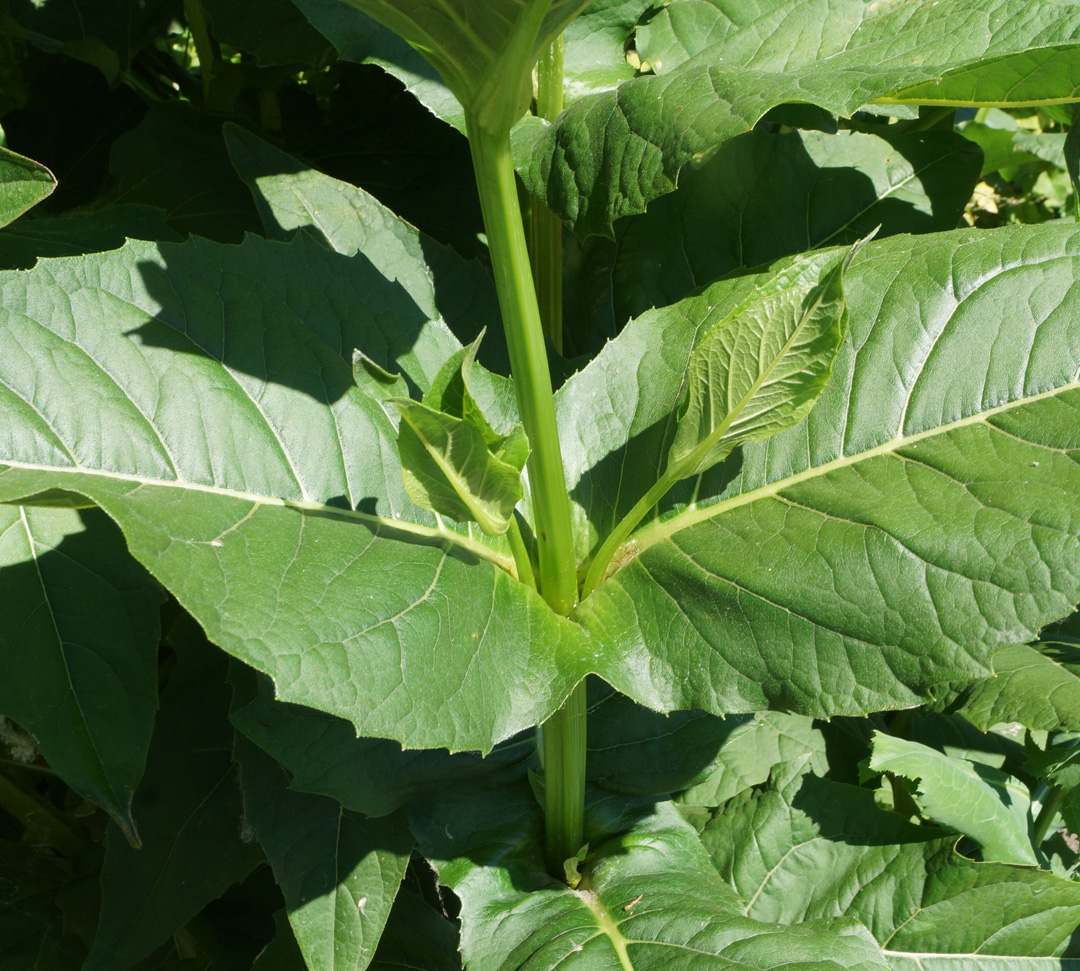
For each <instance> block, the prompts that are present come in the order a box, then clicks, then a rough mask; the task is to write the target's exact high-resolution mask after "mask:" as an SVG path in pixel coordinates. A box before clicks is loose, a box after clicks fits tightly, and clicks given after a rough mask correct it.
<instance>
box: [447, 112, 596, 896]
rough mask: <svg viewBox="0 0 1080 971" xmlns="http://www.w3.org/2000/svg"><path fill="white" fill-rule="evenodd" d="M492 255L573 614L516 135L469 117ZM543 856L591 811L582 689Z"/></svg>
mask: <svg viewBox="0 0 1080 971" xmlns="http://www.w3.org/2000/svg"><path fill="white" fill-rule="evenodd" d="M466 125H467V127H468V132H469V146H470V148H471V151H472V157H473V166H474V167H475V169H476V183H477V188H478V189H479V192H480V206H481V209H482V211H483V214H484V228H485V229H486V231H487V239H488V249H489V252H490V254H491V265H492V269H493V271H494V274H495V285H496V288H497V290H498V294H499V309H500V310H501V312H502V318H503V327H504V329H505V331H506V344H507V348H508V350H509V352H510V367H511V370H512V372H513V378H514V390H515V392H516V395H517V401H518V410H519V411H520V412H521V420H522V423H523V424H524V426H525V433H526V435H528V438H529V446H530V448H531V450H532V451H531V452H530V453H529V462H528V469H529V489H530V493H531V501H532V511H533V528H534V530H535V533H536V546H537V554H538V557H537V558H538V560H539V567H540V569H539V574H540V576H539V582H540V583H539V586H540V593H541V595H542V596H543V598H544V599H545V600H546V601H547V603H548V604H549V605H550V607H551V608H552V610H554V611H555V612H556V613H558V614H561V615H563V616H566V615H567V614H569V613H570V611H571V610H572V609H573V607H574V604H575V602H576V600H577V570H576V562H575V558H574V545H573V534H572V532H571V526H570V499H569V496H568V494H567V490H566V476H565V473H564V472H563V463H562V451H561V449H560V447H559V432H558V426H557V425H556V423H555V401H554V396H553V394H552V389H551V374H550V372H549V370H548V363H547V349H546V347H545V344H544V334H543V330H542V329H541V324H540V311H539V307H538V305H537V300H536V290H535V287H534V285H533V277H532V270H531V268H530V265H529V253H528V249H527V247H526V244H525V231H524V227H523V225H522V221H521V209H520V208H519V206H518V195H517V182H516V178H515V175H514V165H513V160H512V158H511V154H510V136H509V132H506V131H502V132H494V133H493V132H491V131H489V130H488V129H486V128H485V126H484V125H483V124H482V123H481V121H480V119H479V118H477V117H475V116H470V115H469V114H467V115H466ZM544 783H545V821H546V835H545V842H546V856H547V863H548V868H549V870H550V871H551V872H552V874H553V875H555V876H559V877H561V876H562V875H563V872H562V861H563V860H565V859H566V858H567V857H570V856H573V855H574V854H575V853H576V852H577V851H578V850H579V849H580V847H581V843H582V829H583V818H584V811H585V685H584V683H582V684H579V685H578V686H577V687H576V688H575V689H574V691H573V692H572V693H571V695H570V698H569V699H568V700H567V702H566V704H565V705H564V706H563V707H562V708H561V709H560V710H559V711H557V712H556V713H555V714H554V715H552V717H551V718H550V719H548V721H547V722H546V723H545V724H544Z"/></svg>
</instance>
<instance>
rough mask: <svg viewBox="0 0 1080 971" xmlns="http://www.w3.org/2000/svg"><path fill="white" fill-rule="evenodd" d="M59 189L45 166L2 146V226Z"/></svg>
mask: <svg viewBox="0 0 1080 971" xmlns="http://www.w3.org/2000/svg"><path fill="white" fill-rule="evenodd" d="M55 188H56V176H54V175H53V174H52V172H50V171H49V170H48V169H47V168H45V166H44V165H41V164H40V163H39V162H35V161H33V160H32V159H28V158H24V157H23V156H22V155H17V154H16V153H15V152H12V151H9V150H8V149H6V148H4V147H2V146H0V226H6V225H7V224H8V223H9V222H12V221H13V220H15V219H18V217H19V216H21V215H22V214H23V213H24V212H26V210H27V209H30V208H31V207H33V206H36V205H37V204H38V203H39V202H41V200H42V199H45V198H46V197H48V196H49V195H50V194H51V193H52V191H53V189H55Z"/></svg>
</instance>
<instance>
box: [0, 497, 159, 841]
mask: <svg viewBox="0 0 1080 971" xmlns="http://www.w3.org/2000/svg"><path fill="white" fill-rule="evenodd" d="M0 587H2V589H3V590H4V609H3V612H2V613H0V713H2V714H4V715H6V716H7V717H8V718H11V719H14V720H15V721H16V722H18V723H19V724H20V725H22V727H23V728H25V729H26V730H27V731H28V732H30V733H31V734H32V735H33V737H34V742H35V744H36V745H37V747H38V748H39V749H40V750H41V753H42V755H44V756H45V758H46V759H47V760H48V762H49V764H50V766H51V767H52V768H53V769H54V770H55V771H56V772H57V774H58V775H59V776H60V777H61V778H62V779H63V780H64V781H65V782H66V783H67V784H68V785H69V786H71V787H72V788H73V789H75V790H76V791H77V792H79V793H80V794H81V795H83V796H85V797H86V798H87V799H89V800H91V801H92V802H95V803H97V804H98V805H99V806H101V807H102V808H104V809H105V810H106V812H108V813H109V815H110V816H112V818H113V819H114V820H115V822H116V823H117V825H118V826H120V827H121V829H122V830H123V832H124V835H125V837H126V838H127V839H129V840H130V841H132V842H133V843H136V844H137V843H138V835H137V832H136V827H137V824H138V821H137V820H135V819H134V818H133V817H132V810H131V801H132V797H133V796H134V794H135V788H136V786H138V784H139V780H140V779H141V778H142V773H143V767H144V765H145V763H146V752H147V749H148V748H149V747H150V736H151V733H152V731H153V727H154V715H155V712H156V711H157V653H158V640H159V636H160V632H159V621H158V608H159V607H160V604H161V600H162V593H161V588H160V587H159V586H158V585H157V583H155V582H154V580H153V579H152V578H151V577H150V576H149V575H148V574H147V573H146V571H145V570H143V568H142V567H140V566H139V565H138V564H137V563H135V562H133V561H132V559H131V557H130V556H129V555H128V553H127V550H126V548H125V546H124V538H123V536H122V535H121V534H120V532H119V531H118V530H117V529H116V526H115V524H114V523H112V522H111V521H110V520H109V519H108V517H106V516H104V515H103V514H102V513H101V512H100V510H97V509H86V510H79V511H76V510H73V509H32V508H24V507H20V506H0Z"/></svg>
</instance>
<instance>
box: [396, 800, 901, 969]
mask: <svg viewBox="0 0 1080 971" xmlns="http://www.w3.org/2000/svg"><path fill="white" fill-rule="evenodd" d="M591 817H592V818H591V824H592V829H593V831H592V832H587V833H586V836H587V837H588V839H589V843H590V846H591V847H592V850H591V851H590V853H589V856H588V858H587V860H586V862H585V863H584V864H583V866H582V868H581V873H582V880H581V883H580V884H579V886H578V889H577V890H570V889H569V888H568V887H566V886H565V885H563V884H561V883H556V882H555V881H554V880H552V879H551V878H550V877H548V876H547V875H546V874H545V873H544V871H543V869H542V864H541V861H540V859H539V846H538V843H537V840H536V838H535V837H536V836H537V835H538V833H539V829H540V814H539V810H538V808H537V807H536V804H535V802H534V801H533V799H532V796H531V793H529V792H528V791H527V790H517V791H514V790H510V791H507V792H504V794H503V796H502V798H501V799H499V800H494V799H491V798H490V797H489V798H488V799H487V800H484V801H481V800H467V801H465V802H463V803H460V804H454V805H453V806H443V807H437V808H435V807H433V810H432V811H431V812H430V813H425V814H423V815H417V816H414V818H413V826H414V830H415V831H416V832H417V835H418V840H419V842H420V845H421V849H422V850H423V851H424V853H425V855H427V856H428V857H429V858H431V859H432V860H433V862H434V863H435V865H436V866H437V868H438V870H439V879H440V881H441V882H443V883H445V884H447V885H448V886H450V887H452V888H453V890H454V892H455V893H456V894H457V895H458V897H459V898H460V899H461V902H462V911H461V920H462V939H461V948H462V954H463V955H464V958H465V964H466V966H467V967H468V968H469V969H470V971H496V969H498V971H516V969H526V968H528V969H529V971H542V969H550V971H553V969H556V968H571V969H572V968H576V967H580V968H589V969H590V971H634V969H637V971H644V969H649V968H657V969H659V968H664V969H666V971H667V969H670V971H676V969H681V971H706V969H708V971H714V969H715V971H720V969H723V971H735V969H737V968H742V969H746V968H769V969H777V971H779V969H785V971H811V969H812V971H838V969H840V968H851V969H860V971H871V969H876V971H885V968H886V967H887V966H886V964H885V963H884V961H883V959H882V958H881V956H880V953H879V951H878V948H877V947H876V945H875V944H874V943H873V941H872V940H870V939H869V937H868V935H867V933H866V931H865V929H864V928H862V927H860V926H859V925H858V924H856V923H854V922H848V921H830V922H820V923H812V924H807V925H804V926H802V927H784V926H782V925H776V924H763V923H759V922H757V921H754V920H750V919H747V918H746V917H744V916H743V915H742V914H741V912H740V907H739V904H738V901H737V898H736V897H735V895H734V894H733V893H732V892H731V890H730V889H729V888H727V887H726V886H724V884H723V883H722V882H721V881H720V880H719V879H718V877H717V874H716V872H715V870H713V868H712V867H711V866H710V864H709V861H708V858H707V856H706V855H705V853H704V851H703V849H702V847H701V843H700V842H699V841H698V838H697V834H696V833H695V832H694V831H693V829H692V828H691V827H690V826H689V825H688V824H687V823H685V822H684V821H683V820H682V819H681V818H680V816H679V814H678V813H677V811H676V810H675V809H674V807H672V806H671V804H670V803H659V804H656V805H655V806H649V805H647V804H646V805H643V804H642V803H637V804H630V805H627V804H626V803H625V802H622V801H616V800H613V799H609V800H608V801H607V802H606V803H601V804H599V805H595V806H594V807H593V808H592V811H591ZM615 834H617V835H615Z"/></svg>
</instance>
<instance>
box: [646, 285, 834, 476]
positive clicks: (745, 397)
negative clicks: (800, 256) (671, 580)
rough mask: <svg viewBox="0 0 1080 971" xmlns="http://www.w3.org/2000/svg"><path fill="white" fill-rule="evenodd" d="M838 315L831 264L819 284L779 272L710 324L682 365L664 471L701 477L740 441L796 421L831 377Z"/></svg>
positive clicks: (754, 438)
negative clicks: (681, 399) (682, 393)
mask: <svg viewBox="0 0 1080 971" xmlns="http://www.w3.org/2000/svg"><path fill="white" fill-rule="evenodd" d="M843 321H844V290H843V270H842V268H841V267H836V268H835V269H833V270H832V271H831V272H829V273H828V274H827V275H826V276H825V278H824V279H823V280H822V281H821V282H820V283H818V284H817V285H816V286H811V285H809V284H807V283H806V282H805V281H803V280H799V279H795V280H792V279H790V278H785V277H784V276H783V275H781V276H780V277H779V278H777V279H776V280H771V281H769V282H768V283H766V284H765V285H764V286H762V287H761V288H760V289H759V290H758V291H757V292H756V293H755V294H754V296H753V298H752V299H751V300H748V301H746V302H744V303H742V304H740V305H739V306H738V307H737V308H736V309H735V310H734V311H733V312H732V313H731V314H729V315H728V316H727V317H725V318H724V319H722V320H720V321H719V322H718V323H716V324H715V325H713V326H712V327H710V328H709V329H708V330H707V331H706V332H705V333H704V335H703V336H702V338H701V340H700V341H699V342H698V343H697V345H696V346H695V347H694V350H693V352H692V353H691V354H690V360H689V361H688V363H687V367H686V382H687V399H686V403H685V405H684V406H683V407H682V408H680V411H679V424H678V428H677V429H676V431H675V439H674V441H673V442H672V443H671V448H670V449H669V450H668V467H667V470H665V476H669V475H672V474H673V473H674V472H675V470H677V473H676V474H677V475H678V478H680V479H685V478H687V477H689V476H692V475H699V474H700V473H702V472H706V471H708V470H709V469H710V468H712V467H713V466H714V465H716V464H717V463H718V462H722V461H723V460H724V459H726V458H727V457H728V455H729V454H730V453H731V450H732V449H733V448H735V447H736V446H737V445H741V444H742V443H743V442H756V441H760V440H761V439H763V438H768V437H769V436H770V435H775V434H776V433H777V432H779V431H783V430H784V429H785V428H790V427H791V426H792V425H794V424H795V423H796V422H798V421H801V420H802V419H803V418H804V417H805V416H806V415H807V414H808V413H809V411H810V409H811V408H812V407H813V406H814V403H815V402H816V401H817V399H818V398H819V397H820V396H821V392H822V391H824V390H825V385H826V384H827V383H828V381H829V378H830V377H831V376H832V362H833V358H834V357H835V356H836V352H837V350H839V347H840V341H841V340H842V339H843V336H844V328H843Z"/></svg>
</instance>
